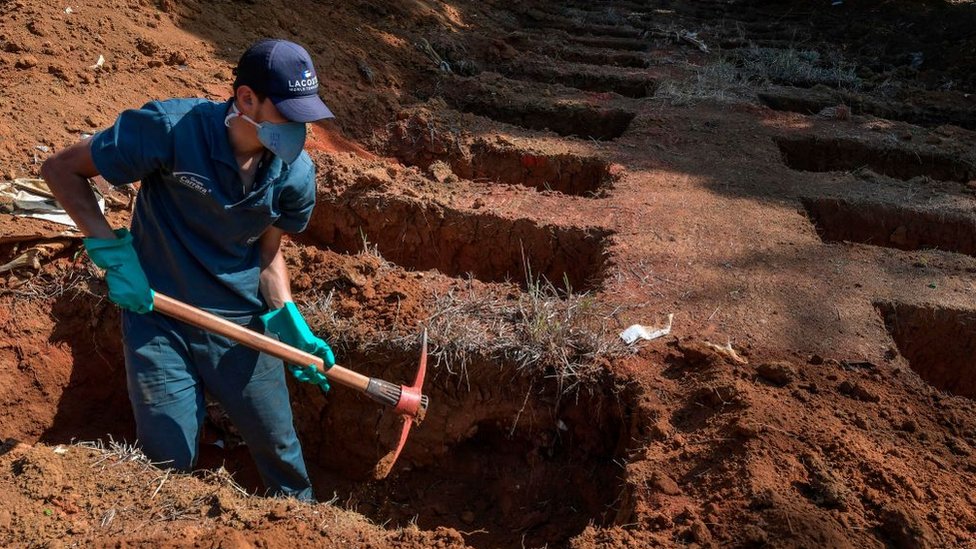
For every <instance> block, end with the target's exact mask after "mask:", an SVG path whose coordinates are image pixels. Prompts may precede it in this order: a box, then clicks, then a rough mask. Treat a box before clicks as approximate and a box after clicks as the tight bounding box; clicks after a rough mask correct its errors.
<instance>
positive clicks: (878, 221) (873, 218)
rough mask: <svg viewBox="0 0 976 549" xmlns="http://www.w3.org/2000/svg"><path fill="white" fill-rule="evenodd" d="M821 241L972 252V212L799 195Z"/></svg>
mask: <svg viewBox="0 0 976 549" xmlns="http://www.w3.org/2000/svg"><path fill="white" fill-rule="evenodd" d="M802 202H803V207H804V208H805V209H806V211H807V214H808V215H809V217H810V219H811V220H812V221H813V223H814V224H815V225H816V227H817V233H818V234H819V235H820V238H821V239H822V240H824V241H828V242H829V241H847V242H859V243H862V244H870V245H873V246H884V247H887V248H897V249H899V250H924V249H936V250H942V251H947V252H956V253H960V254H966V255H971V256H976V216H973V215H966V214H965V213H962V212H940V211H932V210H915V209H912V208H906V207H904V206H899V205H895V204H885V203H877V202H866V201H860V200H845V199H840V198H805V199H802Z"/></svg>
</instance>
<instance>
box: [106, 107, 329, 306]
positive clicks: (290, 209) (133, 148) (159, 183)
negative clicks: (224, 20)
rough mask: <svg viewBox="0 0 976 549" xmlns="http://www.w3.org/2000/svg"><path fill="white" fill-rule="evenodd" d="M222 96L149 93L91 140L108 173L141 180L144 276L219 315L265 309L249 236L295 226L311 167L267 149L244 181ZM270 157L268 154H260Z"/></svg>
mask: <svg viewBox="0 0 976 549" xmlns="http://www.w3.org/2000/svg"><path fill="white" fill-rule="evenodd" d="M230 104H231V103H230V101H227V102H224V103H218V102H214V101H209V100H206V99H171V100H168V101H153V102H150V103H147V104H146V105H144V106H143V107H142V108H141V109H133V110H127V111H125V112H123V113H122V114H121V115H119V117H118V119H117V120H116V121H115V124H114V125H113V126H112V127H111V128H108V129H106V130H104V131H101V132H99V133H98V134H96V135H95V137H94V138H93V139H92V141H91V154H92V159H93V160H94V162H95V166H96V167H97V168H98V171H99V172H100V173H101V175H102V177H104V178H105V179H106V180H107V181H108V182H109V183H112V184H113V185H122V184H126V183H132V182H135V181H142V186H141V188H140V190H139V195H138V198H137V200H136V210H135V215H134V217H133V219H132V228H131V232H132V235H133V240H134V246H135V249H136V253H137V254H138V255H139V259H140V261H141V263H142V267H143V270H145V271H146V276H147V278H148V279H149V284H150V286H151V287H152V288H153V289H154V290H156V291H159V292H162V293H164V294H167V295H169V296H171V297H174V298H176V299H179V300H182V301H186V302H187V303H189V304H191V305H194V306H197V307H200V308H202V309H205V310H208V311H210V312H213V313H215V314H219V315H222V316H226V317H245V316H247V315H253V314H258V313H261V312H263V311H265V310H266V309H267V305H266V304H265V302H264V298H263V296H262V295H261V292H260V289H259V287H258V283H259V275H260V257H259V247H258V246H257V245H256V243H257V241H258V238H259V237H260V236H261V234H262V233H263V232H264V231H265V230H266V229H267V228H268V227H270V226H272V225H273V226H275V227H278V228H280V229H282V230H283V231H286V232H292V233H294V232H300V231H302V230H304V228H305V226H306V225H307V224H308V220H309V217H310V216H311V213H312V208H313V207H314V206H315V167H314V165H313V164H312V161H311V159H310V158H309V157H308V154H307V153H305V152H302V154H301V156H299V157H298V160H296V161H295V162H294V163H292V164H291V165H287V164H285V163H284V162H282V161H281V159H279V158H278V157H276V156H270V155H269V156H266V157H265V160H264V161H263V162H262V164H261V165H259V166H258V169H257V172H256V174H255V178H254V183H253V185H252V186H251V189H250V190H246V189H244V185H243V182H242V180H241V177H240V172H239V168H238V165H237V160H236V159H235V158H234V152H233V150H232V149H231V145H230V141H229V137H228V133H227V127H226V126H225V125H224V117H225V116H226V115H227V112H228V109H229V108H230ZM269 158H270V161H269V160H268V159H269Z"/></svg>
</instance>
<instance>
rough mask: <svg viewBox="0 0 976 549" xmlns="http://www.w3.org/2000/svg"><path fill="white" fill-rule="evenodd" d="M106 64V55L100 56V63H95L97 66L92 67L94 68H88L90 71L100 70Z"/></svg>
mask: <svg viewBox="0 0 976 549" xmlns="http://www.w3.org/2000/svg"><path fill="white" fill-rule="evenodd" d="M104 64H105V56H104V55H99V56H98V61H95V64H94V65H92V66H90V67H88V68H89V69H100V68H102V65H104Z"/></svg>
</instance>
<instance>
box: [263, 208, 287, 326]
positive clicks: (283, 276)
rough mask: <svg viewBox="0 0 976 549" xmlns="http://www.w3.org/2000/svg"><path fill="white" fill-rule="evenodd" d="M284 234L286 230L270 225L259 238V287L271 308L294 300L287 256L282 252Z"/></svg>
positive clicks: (278, 307)
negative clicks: (286, 262)
mask: <svg viewBox="0 0 976 549" xmlns="http://www.w3.org/2000/svg"><path fill="white" fill-rule="evenodd" d="M283 234H284V231H282V230H281V229H279V228H277V227H268V230H266V231H264V234H262V235H261V238H260V239H259V240H258V247H259V250H260V256H261V274H260V280H259V288H260V289H261V295H263V296H264V300H265V301H266V302H267V304H268V307H270V308H271V309H280V308H282V307H284V306H285V303H287V302H289V301H291V300H292V297H291V283H290V282H289V279H288V266H287V265H285V257H284V256H283V255H282V253H281V236H282V235H283Z"/></svg>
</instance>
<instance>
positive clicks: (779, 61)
mask: <svg viewBox="0 0 976 549" xmlns="http://www.w3.org/2000/svg"><path fill="white" fill-rule="evenodd" d="M689 69H690V70H689V73H688V76H687V77H685V78H682V79H675V80H666V81H664V82H662V83H661V85H660V86H659V87H658V89H657V92H656V93H655V94H654V98H655V99H658V100H662V101H664V102H665V103H666V104H670V105H690V104H694V103H698V102H701V101H719V102H736V101H753V100H754V99H755V98H756V92H757V91H759V90H761V89H763V88H766V87H768V86H770V85H772V84H778V85H788V86H798V87H805V88H808V87H813V86H816V85H825V86H830V87H833V88H838V89H843V90H851V91H856V90H858V89H860V88H861V85H862V81H861V79H860V77H858V76H857V71H856V67H855V66H854V65H851V64H849V63H846V62H845V61H844V60H843V59H841V58H840V57H837V56H829V57H824V56H821V54H820V53H818V52H816V51H812V50H798V49H795V48H758V47H754V48H745V49H742V50H736V52H735V53H733V54H726V55H720V56H718V57H716V58H715V59H714V60H712V61H710V62H708V63H706V64H704V65H701V66H694V67H689Z"/></svg>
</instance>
